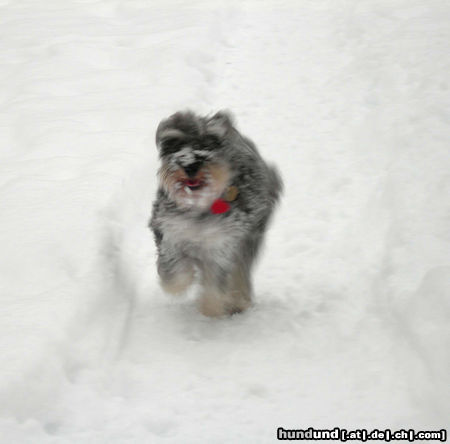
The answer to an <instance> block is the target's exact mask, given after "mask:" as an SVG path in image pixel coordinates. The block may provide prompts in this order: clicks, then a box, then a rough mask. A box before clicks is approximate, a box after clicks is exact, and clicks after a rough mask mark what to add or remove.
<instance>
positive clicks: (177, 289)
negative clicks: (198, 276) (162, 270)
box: [160, 269, 194, 295]
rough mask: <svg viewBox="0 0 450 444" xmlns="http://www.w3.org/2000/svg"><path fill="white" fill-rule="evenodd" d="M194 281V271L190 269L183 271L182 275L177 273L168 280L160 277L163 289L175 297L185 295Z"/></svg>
mask: <svg viewBox="0 0 450 444" xmlns="http://www.w3.org/2000/svg"><path fill="white" fill-rule="evenodd" d="M193 280H194V270H193V269H189V270H186V271H183V272H182V273H177V274H176V275H174V276H172V277H170V278H168V277H163V276H161V275H160V283H161V287H162V289H163V290H164V291H165V292H166V293H170V294H173V295H178V294H180V293H184V292H185V291H186V290H187V289H188V288H189V286H190V285H191V284H192V281H193Z"/></svg>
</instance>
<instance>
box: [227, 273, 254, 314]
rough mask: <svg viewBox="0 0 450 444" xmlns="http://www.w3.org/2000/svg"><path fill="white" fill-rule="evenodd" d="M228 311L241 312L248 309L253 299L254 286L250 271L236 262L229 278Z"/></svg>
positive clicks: (231, 312)
mask: <svg viewBox="0 0 450 444" xmlns="http://www.w3.org/2000/svg"><path fill="white" fill-rule="evenodd" d="M228 294H229V301H228V312H229V313H230V314H233V313H241V312H242V311H244V310H246V309H247V308H248V307H249V306H250V304H251V300H252V286H251V282H250V273H249V270H248V268H247V267H245V266H243V265H242V264H236V265H235V267H234V268H233V271H232V272H231V275H230V280H229V292H228Z"/></svg>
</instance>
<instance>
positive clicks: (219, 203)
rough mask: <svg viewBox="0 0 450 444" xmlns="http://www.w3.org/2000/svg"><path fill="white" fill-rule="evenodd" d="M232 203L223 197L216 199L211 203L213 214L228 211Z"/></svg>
mask: <svg viewBox="0 0 450 444" xmlns="http://www.w3.org/2000/svg"><path fill="white" fill-rule="evenodd" d="M230 208H231V207H230V204H229V203H228V202H226V201H224V200H223V199H216V200H215V201H214V202H213V203H212V205H211V213H212V214H222V213H226V212H227V211H229V209H230Z"/></svg>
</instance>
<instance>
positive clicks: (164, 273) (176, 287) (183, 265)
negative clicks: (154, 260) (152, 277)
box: [157, 249, 194, 294]
mask: <svg viewBox="0 0 450 444" xmlns="http://www.w3.org/2000/svg"><path fill="white" fill-rule="evenodd" d="M157 265H158V274H159V277H160V281H161V287H162V288H163V290H164V291H166V292H167V293H171V294H179V293H182V292H184V291H185V290H186V289H187V288H188V287H189V286H190V285H191V283H192V281H193V280H194V267H193V265H192V263H191V262H189V261H188V260H187V259H186V258H183V257H182V256H177V255H175V254H174V250H173V249H167V250H166V251H165V252H164V253H163V250H161V251H160V254H159V256H158V264H157Z"/></svg>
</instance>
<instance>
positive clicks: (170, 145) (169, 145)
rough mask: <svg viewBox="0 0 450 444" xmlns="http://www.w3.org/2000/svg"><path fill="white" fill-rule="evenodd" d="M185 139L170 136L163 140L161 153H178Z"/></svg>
mask: <svg viewBox="0 0 450 444" xmlns="http://www.w3.org/2000/svg"><path fill="white" fill-rule="evenodd" d="M183 143H184V142H183V140H182V139H180V138H178V137H168V138H167V139H163V140H162V141H161V154H162V155H163V156H165V155H168V154H173V153H176V152H177V151H178V150H179V149H180V148H181V146H182V145H183Z"/></svg>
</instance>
